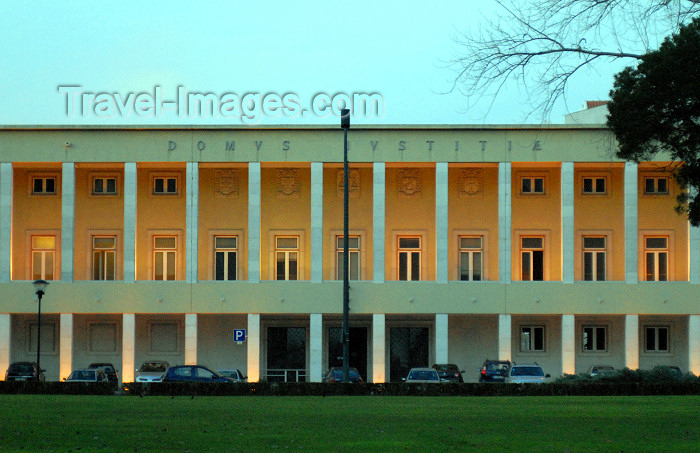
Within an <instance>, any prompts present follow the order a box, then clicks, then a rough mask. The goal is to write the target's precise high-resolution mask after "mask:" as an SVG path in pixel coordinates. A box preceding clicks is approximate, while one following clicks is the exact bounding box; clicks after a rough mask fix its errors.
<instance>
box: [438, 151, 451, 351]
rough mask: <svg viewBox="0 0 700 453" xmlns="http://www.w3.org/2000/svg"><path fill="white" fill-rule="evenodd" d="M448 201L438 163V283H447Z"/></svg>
mask: <svg viewBox="0 0 700 453" xmlns="http://www.w3.org/2000/svg"><path fill="white" fill-rule="evenodd" d="M448 200H449V197H448V167H447V162H438V163H436V164H435V241H436V244H435V257H436V261H437V263H436V267H435V270H436V276H437V282H438V283H447V276H448V264H449V256H448V253H449V251H448V250H449V249H448V247H449V226H448V225H449V223H448V221H447V219H448V214H449V209H448V206H447V205H448ZM441 363H444V362H441Z"/></svg>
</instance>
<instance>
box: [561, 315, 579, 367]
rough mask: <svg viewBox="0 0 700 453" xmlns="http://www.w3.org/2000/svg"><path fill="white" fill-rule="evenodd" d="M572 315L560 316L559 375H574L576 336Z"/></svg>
mask: <svg viewBox="0 0 700 453" xmlns="http://www.w3.org/2000/svg"><path fill="white" fill-rule="evenodd" d="M575 327H576V324H575V318H574V315H562V316H561V373H562V374H576V335H575Z"/></svg>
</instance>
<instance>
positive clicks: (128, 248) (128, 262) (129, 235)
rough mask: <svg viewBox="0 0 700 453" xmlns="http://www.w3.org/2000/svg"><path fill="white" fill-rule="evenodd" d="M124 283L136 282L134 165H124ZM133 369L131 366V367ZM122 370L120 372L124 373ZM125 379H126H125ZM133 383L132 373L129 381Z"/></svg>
mask: <svg viewBox="0 0 700 453" xmlns="http://www.w3.org/2000/svg"><path fill="white" fill-rule="evenodd" d="M123 275H124V282H126V283H133V282H134V281H135V280H136V163H135V162H126V163H125V164H124V269H123ZM131 368H133V364H132V366H131ZM126 371H127V370H126V369H124V371H122V372H126ZM125 379H126V378H125ZM124 382H133V373H132V378H131V380H130V381H124Z"/></svg>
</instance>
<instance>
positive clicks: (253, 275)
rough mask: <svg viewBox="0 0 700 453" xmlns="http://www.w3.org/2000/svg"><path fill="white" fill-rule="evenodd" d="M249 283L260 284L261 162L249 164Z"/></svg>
mask: <svg viewBox="0 0 700 453" xmlns="http://www.w3.org/2000/svg"><path fill="white" fill-rule="evenodd" d="M248 282H249V283H260V162H250V163H249V164H248ZM249 344H250V343H249ZM258 367H259V364H258ZM258 372H259V368H258ZM248 376H250V370H248Z"/></svg>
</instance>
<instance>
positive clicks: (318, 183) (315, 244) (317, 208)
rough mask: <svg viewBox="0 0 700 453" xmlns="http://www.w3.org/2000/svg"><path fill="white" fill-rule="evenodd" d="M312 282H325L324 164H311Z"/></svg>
mask: <svg viewBox="0 0 700 453" xmlns="http://www.w3.org/2000/svg"><path fill="white" fill-rule="evenodd" d="M311 281H312V282H314V283H321V282H322V281H323V162H311ZM312 372H313V370H312Z"/></svg>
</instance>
